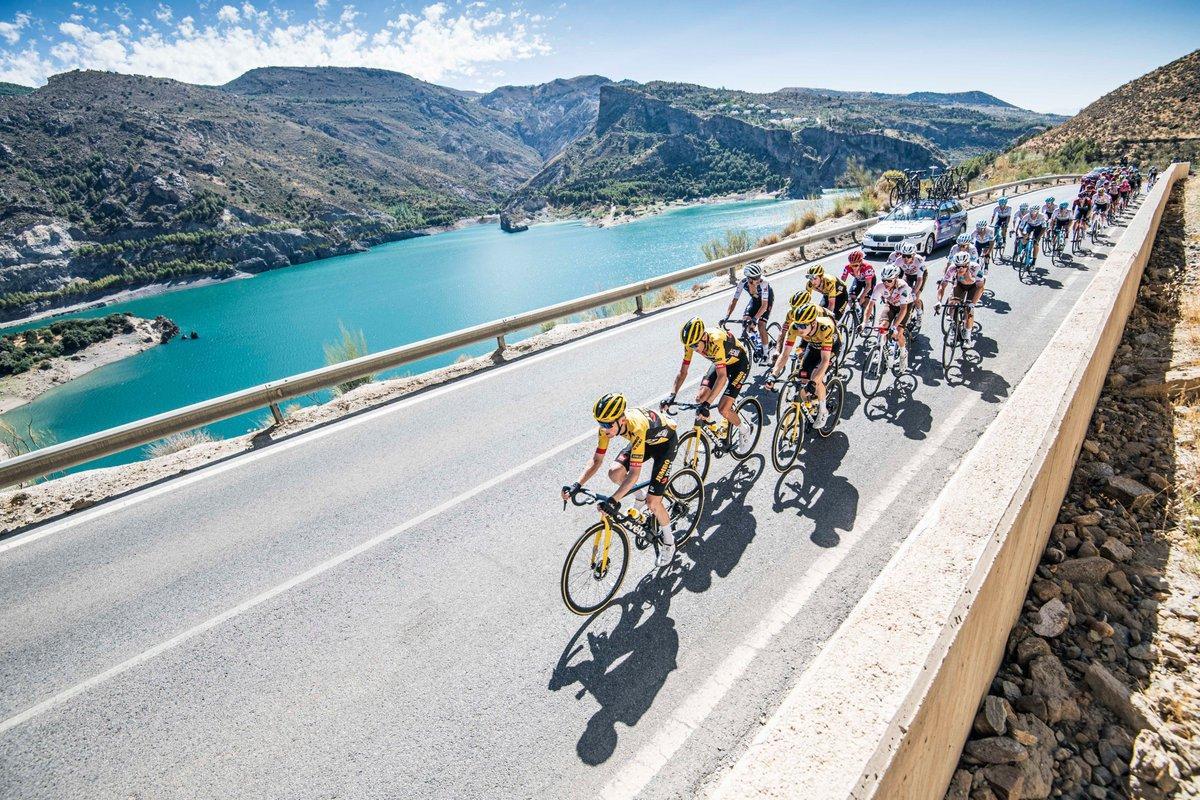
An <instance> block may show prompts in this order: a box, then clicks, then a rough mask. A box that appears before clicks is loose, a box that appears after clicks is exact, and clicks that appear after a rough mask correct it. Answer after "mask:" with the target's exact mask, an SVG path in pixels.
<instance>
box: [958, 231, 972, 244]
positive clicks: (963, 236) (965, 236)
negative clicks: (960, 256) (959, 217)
mask: <svg viewBox="0 0 1200 800" xmlns="http://www.w3.org/2000/svg"><path fill="white" fill-rule="evenodd" d="M955 241H957V242H958V243H959V244H970V243H971V234H969V233H960V234H959V235H958V239H956V240H955Z"/></svg>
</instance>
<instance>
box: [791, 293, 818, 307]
mask: <svg viewBox="0 0 1200 800" xmlns="http://www.w3.org/2000/svg"><path fill="white" fill-rule="evenodd" d="M811 302H812V292H810V291H809V290H808V289H801V290H800V291H798V292H796V293H795V294H794V295H792V299H791V300H790V301H789V302H788V307H789V308H795V307H796V306H803V305H807V304H808V303H811Z"/></svg>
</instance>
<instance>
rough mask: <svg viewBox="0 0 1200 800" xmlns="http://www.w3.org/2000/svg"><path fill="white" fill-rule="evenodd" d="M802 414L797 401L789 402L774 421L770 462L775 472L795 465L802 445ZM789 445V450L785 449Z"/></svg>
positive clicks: (803, 422) (803, 421) (789, 468)
mask: <svg viewBox="0 0 1200 800" xmlns="http://www.w3.org/2000/svg"><path fill="white" fill-rule="evenodd" d="M805 424H806V423H805V420H804V415H803V414H802V413H800V404H799V403H789V404H788V407H787V408H786V409H784V411H783V413H782V414H781V415H780V417H779V420H778V421H777V422H776V423H775V432H774V434H773V435H772V436H771V464H773V465H774V467H775V471H776V472H788V471H790V470H791V469H792V467H794V466H795V465H796V459H798V458H799V457H800V450H801V448H802V447H803V446H804V426H805ZM789 446H790V447H791V449H790V450H788V449H786V448H787V447H789Z"/></svg>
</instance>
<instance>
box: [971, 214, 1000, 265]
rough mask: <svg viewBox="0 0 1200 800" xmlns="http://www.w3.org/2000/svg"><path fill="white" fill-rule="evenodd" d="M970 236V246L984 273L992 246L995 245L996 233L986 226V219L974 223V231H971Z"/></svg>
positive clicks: (990, 255)
mask: <svg viewBox="0 0 1200 800" xmlns="http://www.w3.org/2000/svg"><path fill="white" fill-rule="evenodd" d="M970 235H971V244H973V245H974V246H975V252H976V253H977V254H978V255H979V261H980V263H981V264H983V269H984V270H985V271H986V270H987V268H988V263H989V259H990V258H991V257H992V245H994V244H995V243H996V233H995V231H993V230H992V229H991V228H990V227H989V226H988V223H987V220H986V219H981V220H979V221H978V222H976V223H975V230H973V231H971V234H970Z"/></svg>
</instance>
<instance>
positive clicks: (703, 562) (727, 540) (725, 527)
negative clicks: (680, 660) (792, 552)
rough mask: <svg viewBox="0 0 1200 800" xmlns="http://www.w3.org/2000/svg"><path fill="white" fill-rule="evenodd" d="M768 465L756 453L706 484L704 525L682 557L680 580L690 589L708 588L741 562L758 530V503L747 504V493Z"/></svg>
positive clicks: (694, 590) (684, 586)
mask: <svg viewBox="0 0 1200 800" xmlns="http://www.w3.org/2000/svg"><path fill="white" fill-rule="evenodd" d="M766 466H767V460H766V459H765V458H764V457H763V456H762V455H760V454H758V453H755V454H754V455H751V456H750V457H749V458H747V459H746V460H745V461H742V462H740V463H739V464H737V466H736V467H734V469H733V471H732V472H730V473H729V474H728V475H726V476H725V477H724V478H722V479H721V480H719V481H717V482H715V483H713V484H710V485H709V486H708V487H706V490H707V491H708V492H709V494H708V495H706V496H705V500H704V509H705V511H704V517H703V519H702V522H701V527H700V528H699V529H698V530H697V531H696V533H695V535H694V536H693V537H692V539H691V540H690V541H689V542H687V544H685V545H684V546H683V550H682V551H681V552H682V553H683V555H684V556H686V559H681V560H680V563H682V564H683V566H682V569H681V572H680V580H681V582H682V586H683V588H684V589H686V590H687V591H689V592H694V593H696V594H699V593H700V592H704V591H706V590H708V589H709V588H710V587H711V586H712V582H713V577H714V576H715V577H718V578H724V577H727V576H728V575H729V574H730V573H731V572H733V570H734V567H736V566H737V565H738V562H739V561H741V559H742V555H743V554H744V553H745V552H746V548H748V547H749V546H750V542H752V541H753V540H754V536H755V534H757V533H758V520H757V519H755V517H754V506H751V505H746V496H747V495H748V494H749V493H750V490H751V489H752V488H753V487H754V484H756V483H758V479H759V478H761V477H762V474H763V472H764V471H765V470H766Z"/></svg>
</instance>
